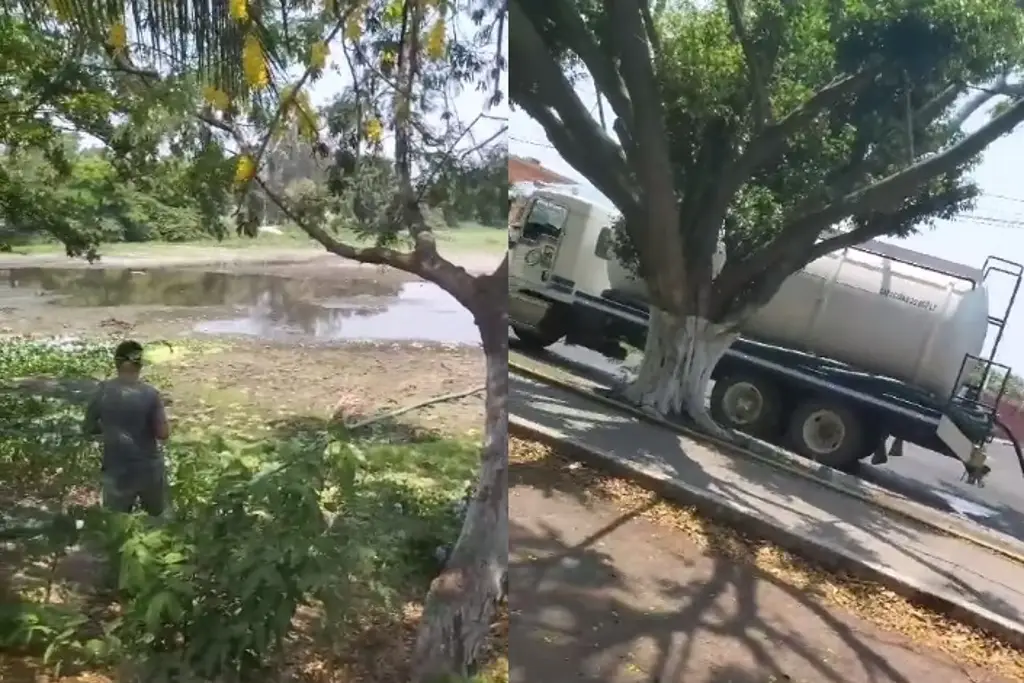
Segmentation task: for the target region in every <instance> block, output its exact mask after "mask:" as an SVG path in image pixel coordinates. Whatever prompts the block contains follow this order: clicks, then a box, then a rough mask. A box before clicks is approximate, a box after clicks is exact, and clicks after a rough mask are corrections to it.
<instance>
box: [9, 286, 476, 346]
mask: <svg viewBox="0 0 1024 683" xmlns="http://www.w3.org/2000/svg"><path fill="white" fill-rule="evenodd" d="M41 304H42V305H57V306H72V307H118V306H133V307H147V306H152V307H175V308H177V307H182V308H203V307H206V308H209V307H212V308H232V309H234V311H235V312H236V315H231V316H224V317H222V318H220V319H215V320H209V319H207V320H203V321H202V322H200V323H198V324H197V325H196V328H195V330H196V331H197V332H201V333H205V334H231V335H239V334H240V335H251V336H256V337H261V338H266V339H282V338H285V339H286V338H293V337H306V338H313V339H315V340H318V341H356V340H358V341H424V342H440V343H452V344H478V343H479V341H480V337H479V333H478V331H477V329H476V326H475V325H474V323H473V317H472V315H471V314H470V313H469V312H468V311H466V310H465V309H464V308H462V306H460V305H459V304H458V303H457V302H456V301H455V300H454V299H453V298H452V297H451V296H449V295H448V294H447V293H445V292H444V291H442V290H441V289H439V288H438V287H436V286H434V285H432V284H429V283H426V282H419V281H417V282H407V283H404V284H399V283H397V282H395V278H393V277H391V278H388V279H383V280H378V279H374V278H373V277H372V276H369V277H358V278H355V277H353V278H339V277H332V278H330V279H315V278H302V277H288V276H285V275H280V274H258V273H251V272H246V273H230V272H220V271H209V270H201V269H195V268H147V269H144V270H128V269H123V268H88V269H85V268H81V269H77V268H76V269H71V268H13V269H0V306H3V307H5V308H9V309H10V310H11V312H12V313H14V314H16V311H17V310H18V308H24V307H26V306H38V305H41Z"/></svg>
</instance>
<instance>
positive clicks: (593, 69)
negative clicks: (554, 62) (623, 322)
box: [512, 0, 633, 125]
mask: <svg viewBox="0 0 1024 683" xmlns="http://www.w3.org/2000/svg"><path fill="white" fill-rule="evenodd" d="M547 1H548V2H551V3H553V7H551V10H550V11H551V12H552V14H553V15H554V16H555V17H556V21H557V22H558V25H559V28H560V29H561V31H562V33H561V35H562V36H563V40H565V42H566V44H567V45H568V47H569V49H570V50H572V52H574V53H576V56H577V57H579V58H580V59H581V60H582V61H583V63H584V64H586V66H587V71H588V73H590V78H591V79H592V80H593V81H594V86H595V88H596V89H597V92H598V97H600V95H602V94H603V95H604V97H605V99H606V100H608V104H610V105H611V108H612V111H613V112H615V116H616V117H618V118H620V119H622V120H623V121H626V122H627V125H631V124H632V121H633V107H632V104H631V103H630V101H629V96H628V95H627V94H626V90H625V87H624V86H623V83H622V79H621V78H620V77H619V73H618V71H617V70H616V69H615V63H614V62H613V61H612V59H611V56H610V55H609V54H608V51H607V50H606V49H602V47H601V46H600V45H598V43H597V41H596V40H594V38H593V35H592V34H591V32H590V31H589V30H587V27H586V24H584V23H583V17H582V16H581V15H580V11H579V8H578V7H576V5H575V3H573V2H571V1H570V0H547ZM512 4H514V5H518V2H516V0H513V3H512ZM529 6H530V5H527V7H529ZM516 30H517V31H518V30H519V28H518V24H517V28H516Z"/></svg>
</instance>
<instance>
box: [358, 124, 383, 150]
mask: <svg viewBox="0 0 1024 683" xmlns="http://www.w3.org/2000/svg"><path fill="white" fill-rule="evenodd" d="M363 132H364V133H365V134H366V139H367V140H369V141H370V142H372V143H373V144H375V145H377V144H380V141H381V138H383V137H384V124H383V123H381V122H380V119H370V120H369V121H367V122H366V125H365V126H363Z"/></svg>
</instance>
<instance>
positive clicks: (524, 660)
mask: <svg viewBox="0 0 1024 683" xmlns="http://www.w3.org/2000/svg"><path fill="white" fill-rule="evenodd" d="M511 451H512V454H511V466H510V479H511V481H510V491H509V495H510V502H509V516H510V519H511V537H510V541H509V552H510V557H509V571H510V576H509V582H510V600H509V611H510V625H509V651H510V652H513V653H518V652H529V653H530V656H529V657H517V656H515V655H513V656H512V658H511V681H512V682H513V683H526V682H527V681H529V683H561V682H562V681H567V680H573V681H580V682H586V683H641V682H643V683H648V682H652V681H657V682H658V683H683V682H685V683H783V682H788V683H822V682H829V683H918V682H919V681H922V680H935V681H940V680H941V681H945V682H948V683H983V682H985V683H1009V682H1010V681H1017V680H1024V678H1022V677H1021V675H1020V674H1021V673H1022V672H1024V655H1022V654H1021V653H1019V652H1017V651H1011V650H1010V649H1009V648H1007V647H1006V646H1003V645H1000V644H999V643H995V642H993V641H992V640H991V639H987V638H985V637H984V636H982V635H980V634H977V633H974V632H972V631H970V630H969V629H966V628H965V627H963V626H961V625H959V624H956V623H953V622H950V621H949V620H946V619H943V618H942V617H939V616H937V615H934V614H930V613H928V612H927V610H925V609H924V608H921V607H918V606H915V605H912V604H910V603H908V602H906V601H905V600H903V599H902V598H899V597H898V596H895V595H893V594H891V593H888V592H886V591H884V590H883V589H880V588H878V587H874V586H871V585H861V584H859V583H858V582H854V581H851V580H850V579H849V578H845V579H844V578H843V577H836V576H834V575H830V574H827V573H825V572H823V571H822V570H820V569H816V568H814V567H813V566H810V565H808V564H807V563H803V562H802V561H800V560H799V559H798V558H794V557H791V556H786V555H785V554H780V553H779V551H778V550H777V549H774V550H773V549H772V548H770V547H768V546H765V545H763V544H758V543H757V542H756V541H755V540H751V539H744V538H742V537H741V536H739V535H738V534H736V533H735V532H734V531H733V530H731V529H727V528H724V527H721V526H718V525H716V524H715V523H714V522H713V521H710V520H702V519H700V518H698V517H696V516H695V514H694V513H693V512H692V511H687V510H684V509H681V508H676V507H675V506H671V505H668V504H666V503H663V502H659V501H658V500H657V499H656V498H655V497H654V496H653V495H651V494H649V492H645V491H643V490H641V489H640V488H639V487H636V486H634V485H632V484H630V483H628V482H623V481H621V480H615V479H613V478H610V477H606V476H602V475H601V474H600V473H595V472H593V471H590V470H588V469H586V468H585V467H581V466H579V465H577V464H574V463H571V462H569V461H567V460H564V459H561V458H559V457H557V456H555V455H554V454H552V453H550V451H547V449H544V448H542V447H538V446H536V445H534V444H529V443H528V442H522V441H519V440H513V442H512V444H511Z"/></svg>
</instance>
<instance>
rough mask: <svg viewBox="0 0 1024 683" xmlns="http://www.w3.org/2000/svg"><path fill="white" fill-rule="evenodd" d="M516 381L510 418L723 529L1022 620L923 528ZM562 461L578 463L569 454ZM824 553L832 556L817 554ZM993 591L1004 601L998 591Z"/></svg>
mask: <svg viewBox="0 0 1024 683" xmlns="http://www.w3.org/2000/svg"><path fill="white" fill-rule="evenodd" d="M510 382H511V397H510V402H511V407H510V413H511V414H513V415H515V416H517V417H520V418H525V419H527V420H529V421H531V422H533V423H535V424H539V425H541V426H543V427H546V428H548V429H549V430H555V431H557V432H560V433H562V434H565V435H566V436H567V437H568V438H570V439H572V440H574V441H576V442H578V443H581V444H585V445H588V446H591V447H597V448H599V449H600V450H602V451H604V452H607V453H613V454H615V455H617V456H619V457H621V458H625V459H627V460H628V461H629V462H630V463H631V464H632V465H633V466H636V467H639V468H641V469H642V470H643V471H644V472H646V473H648V474H650V475H651V478H650V480H649V481H646V482H644V485H645V486H656V487H657V490H658V492H659V493H664V494H665V495H667V496H669V497H670V498H671V497H672V496H671V491H672V487H671V486H670V485H668V484H667V483H668V482H671V481H676V482H681V483H683V484H685V485H686V486H688V487H690V488H691V489H696V490H698V491H702V492H706V493H710V494H713V495H714V496H715V497H716V498H717V499H718V501H720V502H724V503H725V504H724V505H721V504H715V505H713V506H711V507H713V509H712V510H710V511H708V510H705V511H704V512H705V513H706V514H711V515H713V516H716V517H717V516H722V517H724V519H723V521H727V520H728V521H732V522H735V523H736V524H738V525H740V527H741V529H745V530H746V531H748V532H749V533H753V534H755V535H763V536H765V537H767V538H770V539H771V540H776V541H778V539H777V538H775V537H777V536H779V534H778V532H777V530H778V529H783V530H789V531H796V532H798V534H796V535H794V534H788V533H787V534H786V536H787V538H786V539H784V540H786V541H787V542H793V543H795V547H790V548H789V549H791V550H794V551H795V552H797V553H798V554H808V553H811V554H812V556H813V559H815V560H817V561H829V562H831V563H833V565H834V566H832V567H830V568H832V569H838V570H853V569H856V567H854V566H853V565H851V564H850V562H849V561H848V560H846V559H845V557H844V556H854V557H856V558H857V559H859V560H861V561H866V562H868V563H871V564H873V565H875V566H881V567H889V568H892V569H894V570H896V571H900V570H901V569H902V570H904V571H905V572H906V573H909V574H912V575H921V574H922V570H923V572H925V573H931V574H933V575H934V576H935V577H936V580H938V581H941V582H942V584H943V585H935V586H933V587H934V588H945V589H946V590H947V591H950V592H953V593H956V594H957V595H959V596H961V597H963V598H965V599H966V600H968V601H970V602H973V603H975V604H980V605H982V606H983V607H985V608H986V609H988V610H990V611H992V612H995V613H997V614H1000V615H1002V616H1004V617H1006V618H1009V619H1013V620H1017V619H1019V618H1020V617H1019V610H1018V608H1016V607H1015V606H1014V605H1012V604H1011V603H1010V602H1009V600H1008V597H1009V596H1016V595H1018V594H1019V590H1020V589H1019V588H1017V587H1016V586H1013V585H1008V584H1007V583H1002V584H998V583H995V582H993V581H992V580H990V579H987V578H986V574H988V573H990V572H989V568H987V567H973V566H963V565H961V564H957V563H956V562H955V560H956V559H957V557H956V555H957V554H958V553H957V552H955V549H956V546H951V548H952V549H953V552H951V553H950V554H949V556H948V557H943V556H936V555H929V554H928V552H927V551H926V550H925V545H929V546H930V542H929V544H922V542H921V538H922V534H924V535H925V536H930V537H934V536H935V535H936V534H935V532H932V531H930V530H928V529H925V528H924V527H921V526H920V525H918V524H915V523H913V522H910V521H909V520H904V519H900V518H897V517H895V516H894V515H892V514H891V513H888V512H887V511H886V510H884V509H882V508H879V507H877V506H874V505H872V504H870V503H867V502H865V501H860V500H857V499H855V498H853V497H851V496H848V495H844V494H841V493H838V492H836V491H832V490H829V489H828V488H826V487H825V486H822V485H821V484H820V483H818V482H816V481H812V480H808V479H805V478H801V477H797V476H795V475H793V474H790V473H787V472H783V471H780V470H776V469H774V468H772V467H770V466H768V465H766V464H764V463H760V462H757V461H755V460H752V459H748V458H744V457H742V456H740V455H733V454H727V453H724V452H722V451H719V450H718V449H716V448H714V447H713V446H710V445H705V444H701V443H699V442H697V441H694V440H693V439H689V438H687V437H684V436H680V435H678V434H676V433H674V432H672V431H670V430H668V429H664V428H659V427H657V426H654V425H648V424H644V423H642V422H640V421H639V420H638V419H636V418H634V417H631V416H627V415H623V414H619V413H616V412H615V411H613V410H611V409H609V408H607V407H605V406H603V405H601V404H599V403H596V402H591V403H588V402H587V401H586V399H583V398H580V397H576V396H575V395H574V394H570V393H568V392H567V391H566V390H564V389H560V388H557V387H552V386H548V385H544V384H541V383H539V382H535V381H531V380H527V379H524V378H521V377H517V376H513V377H511V378H510ZM696 450H699V451H700V453H699V455H698V454H697V453H696ZM564 454H565V455H567V456H569V457H573V456H574V454H573V453H572V452H571V451H566V452H565V453H564ZM691 454H693V456H694V457H691ZM702 463H717V465H716V469H715V470H714V472H713V473H709V472H708V471H707V470H706V469H705V466H704V464H702ZM616 473H618V472H616ZM627 478H635V477H630V476H628V475H627ZM659 482H662V483H659ZM845 483H847V482H844V484H845ZM855 483H856V482H855ZM737 511H739V512H737ZM751 512H753V513H755V514H754V515H751V514H750V513H751ZM730 517H731V518H732V519H731V520H730V519H729V518H730ZM751 525H754V526H753V527H752V526H751ZM939 538H941V539H942V541H943V542H948V539H945V538H944V537H939ZM822 545H824V546H825V547H827V548H828V549H830V551H829V552H820V551H819V549H820V548H821V546H822ZM929 549H930V548H929ZM914 565H916V566H914ZM869 578H874V577H873V576H871V577H869ZM979 586H982V587H979ZM999 586H1001V587H999ZM997 587H998V590H999V593H1000V594H998V595H997V594H996V593H994V592H993V590H995V589H996V588H997ZM990 588H991V589H992V590H990ZM1004 594H1005V595H1006V596H1007V597H1003V595H1004ZM908 597H911V598H914V599H921V598H924V597H925V596H921V595H918V594H915V595H911V596H908ZM926 602H927V601H926ZM929 606H932V605H929Z"/></svg>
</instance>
